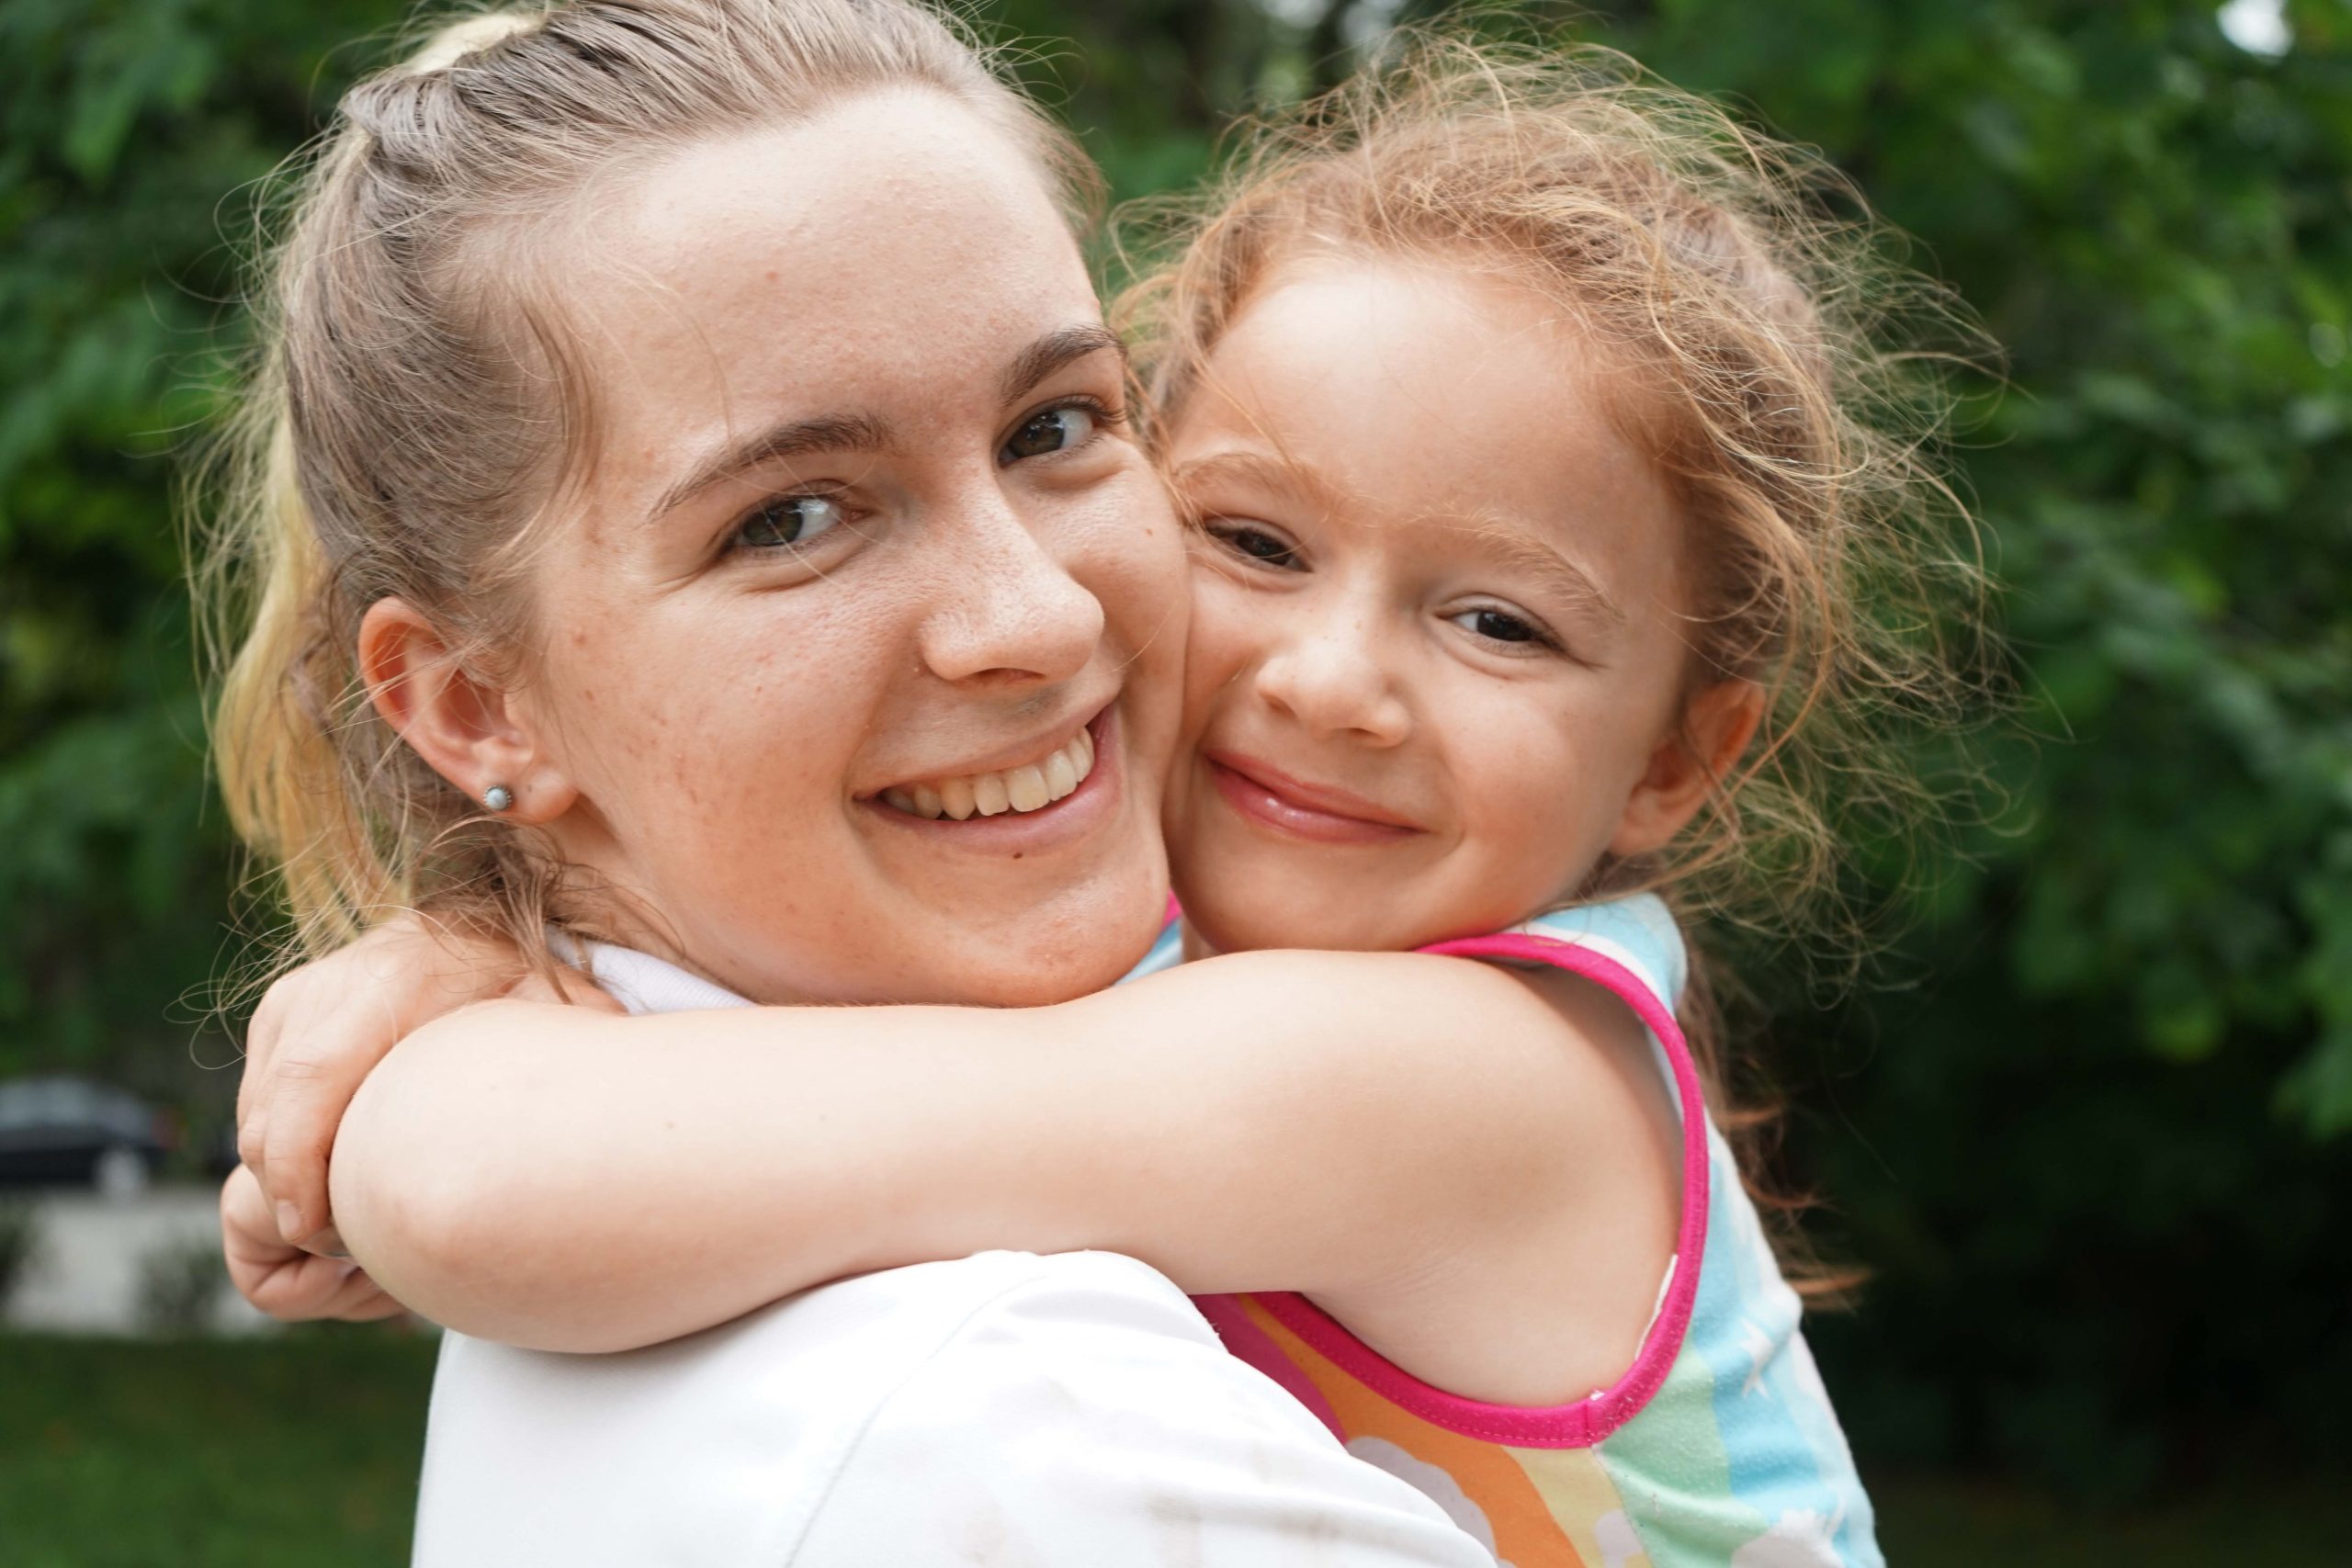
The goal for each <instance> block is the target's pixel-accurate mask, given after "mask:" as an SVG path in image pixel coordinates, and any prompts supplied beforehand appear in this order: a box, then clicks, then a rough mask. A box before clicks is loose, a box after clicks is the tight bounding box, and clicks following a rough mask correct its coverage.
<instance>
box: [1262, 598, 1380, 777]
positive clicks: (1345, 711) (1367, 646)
mask: <svg viewBox="0 0 2352 1568" xmlns="http://www.w3.org/2000/svg"><path fill="white" fill-rule="evenodd" d="M1257 681H1258V694H1259V695H1260V696H1261V697H1262V698H1263V699H1264V700H1265V701H1266V702H1267V703H1268V704H1270V705H1272V706H1274V707H1277V708H1280V709H1282V710H1283V711H1284V712H1285V713H1287V714H1289V715H1290V716H1292V717H1293V718H1295V720H1297V721H1298V723H1299V724H1300V725H1302V726H1304V727H1305V728H1306V729H1307V730H1309V731H1310V732H1312V733H1314V734H1316V735H1318V736H1327V737H1352V738H1354V739H1356V740H1357V741H1358V742H1359V743H1361V744H1364V745H1370V746H1378V747H1387V746H1395V745H1397V744H1398V743H1399V742H1401V741H1403V740H1404V739H1405V738H1406V737H1407V736H1408V735H1409V734H1411V733H1412V728H1413V718H1412V710H1411V708H1410V706H1409V705H1408V704H1407V703H1406V701H1405V698H1404V695H1403V694H1402V692H1401V691H1400V690H1399V688H1398V683H1397V680H1396V679H1395V677H1394V674H1393V672H1392V671H1390V670H1389V669H1388V668H1387V667H1386V665H1385V663H1384V661H1383V658H1382V649H1381V648H1380V646H1379V641H1378V639H1377V638H1376V637H1374V635H1373V634H1372V631H1371V628H1370V626H1369V625H1368V624H1367V623H1366V622H1365V620H1364V619H1363V616H1361V615H1354V614H1340V615H1331V616H1328V617H1325V618H1323V619H1321V620H1320V621H1318V622H1317V623H1316V624H1315V625H1313V626H1310V627H1302V628H1301V635H1300V636H1297V637H1292V638H1289V639H1287V640H1286V641H1284V642H1283V644H1282V645H1281V646H1280V647H1278V648H1277V649H1274V650H1273V652H1272V654H1270V655H1269V656H1268V657H1267V658H1266V659H1265V660H1262V661H1261V663H1260V664H1259V666H1258V677H1257Z"/></svg>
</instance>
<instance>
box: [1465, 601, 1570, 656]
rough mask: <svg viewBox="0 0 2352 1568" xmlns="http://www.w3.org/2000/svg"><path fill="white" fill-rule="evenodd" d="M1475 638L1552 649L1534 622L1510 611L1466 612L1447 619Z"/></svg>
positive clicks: (1540, 628) (1548, 639) (1547, 638)
mask: <svg viewBox="0 0 2352 1568" xmlns="http://www.w3.org/2000/svg"><path fill="white" fill-rule="evenodd" d="M1446 618H1447V619H1448V620H1450V621H1452V622H1453V624H1454V625H1455V626H1460V627H1461V628H1462V629H1463V630H1464V631H1465V632H1468V633H1470V634H1471V635H1473V636H1474V637H1485V638H1486V639H1487V641H1489V642H1513V643H1532V644H1535V645H1538V646H1541V647H1546V648H1548V647H1550V646H1551V642H1552V639H1551V638H1550V637H1546V636H1545V635H1544V630H1543V628H1542V627H1540V626H1536V625H1535V623H1534V622H1532V621H1529V620H1525V619H1522V618H1521V617H1520V616H1518V615H1512V614H1511V613H1510V612H1509V611H1508V610H1464V611H1463V612H1462V613H1461V614H1460V615H1449V616H1447V617H1446Z"/></svg>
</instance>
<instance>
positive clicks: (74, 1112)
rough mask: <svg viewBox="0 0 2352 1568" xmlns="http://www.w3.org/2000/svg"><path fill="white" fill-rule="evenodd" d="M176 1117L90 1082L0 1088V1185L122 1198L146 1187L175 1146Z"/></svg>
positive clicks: (51, 1080)
mask: <svg viewBox="0 0 2352 1568" xmlns="http://www.w3.org/2000/svg"><path fill="white" fill-rule="evenodd" d="M176 1142H177V1138H176V1136H175V1124H174V1121H173V1118H172V1116H171V1115H170V1113H169V1112H167V1111H158V1110H156V1109H155V1108H154V1107H153V1106H151V1105H149V1104H148V1103H147V1102H146V1101H144V1100H141V1099H140V1098H139V1097H138V1096H137V1095H135V1094H131V1093H130V1092H128V1091H127V1090H124V1089H115V1088H112V1087H110V1086H108V1085H107V1084H101V1083H92V1082H91V1081H90V1080H88V1079H87V1078H72V1077H40V1078H17V1079H15V1080H13V1081H11V1082H8V1083H0V1185H6V1186H13V1187H26V1186H79V1185H85V1184H86V1185H88V1186H91V1187H95V1188H96V1189H97V1190H99V1191H100V1192H103V1193H105V1194H106V1195H107V1196H108V1197H125V1196H128V1195H130V1193H133V1192H136V1191H138V1190H141V1188H143V1187H145V1186H146V1185H147V1181H148V1179H149V1178H150V1177H152V1176H153V1175H154V1173H155V1168H156V1167H157V1166H158V1165H159V1164H160V1163H162V1161H163V1158H164V1156H165V1155H166V1154H168V1153H169V1152H170V1151H171V1149H172V1148H173V1146H174V1145H175V1144H176Z"/></svg>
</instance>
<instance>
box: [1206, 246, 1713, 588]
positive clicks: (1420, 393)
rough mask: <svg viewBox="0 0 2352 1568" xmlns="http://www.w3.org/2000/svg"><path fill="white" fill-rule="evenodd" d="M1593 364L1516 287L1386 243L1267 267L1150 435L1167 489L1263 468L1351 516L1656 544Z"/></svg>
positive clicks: (1656, 520) (1660, 474)
mask: <svg viewBox="0 0 2352 1568" xmlns="http://www.w3.org/2000/svg"><path fill="white" fill-rule="evenodd" d="M1612 376H1613V372H1612V368H1611V365H1610V363H1609V360H1608V358H1607V356H1606V355H1603V354H1601V353H1600V352H1599V351H1598V350H1597V347H1596V345H1594V344H1592V343H1591V342H1590V340H1589V336H1588V335H1587V333H1585V331H1584V329H1583V328H1582V326H1581V325H1580V324H1579V323H1577V321H1575V320H1574V319H1573V318H1572V317H1570V316H1569V315H1568V314H1567V313H1566V312H1565V311H1564V310H1561V309H1560V308H1559V306H1558V305H1557V304H1556V303H1555V302H1553V301H1551V300H1548V299H1544V297H1543V296H1541V295H1538V294H1537V293H1535V292H1534V291H1533V290H1532V289H1530V288H1525V287H1523V286H1521V285H1517V284H1515V283H1511V282H1510V281H1508V280H1504V279H1498V278H1494V277H1488V276H1476V275H1467V276H1465V275H1463V274H1459V273H1449V272H1446V271H1444V270H1442V269H1439V268H1437V267H1434V266H1431V265H1426V264H1421V263H1417V262H1401V261H1390V260H1386V259H1380V258H1374V259H1363V260H1337V259H1333V260H1319V261H1317V263H1315V264H1314V265H1310V266H1306V267H1300V268H1296V269H1292V270H1288V271H1286V272H1284V273H1283V274H1281V275H1278V276H1276V277H1274V278H1273V279H1272V280H1271V282H1270V284H1269V286H1268V287H1267V288H1264V289H1262V290H1261V291H1260V292H1259V293H1258V294H1257V295H1256V296H1255V297H1254V298H1253V299H1252V300H1251V301H1250V304H1249V305H1247V306H1246V307H1245V308H1244V309H1243V310H1242V311H1241V312H1240V313H1239V314H1238V316H1237V318H1236V319H1235V321H1234V322H1233V324H1232V326H1231V328H1230V329H1229V330H1228V331H1227V333H1226V334H1225V335H1224V336H1223V337H1222V338H1221V339H1220V340H1219V341H1218V343H1217V344H1216V346H1215V347H1214V349H1213V350H1212V351H1211V353H1210V355H1209V356H1208V359H1207V362H1206V363H1205V365H1204V367H1202V374H1201V376H1200V378H1199V379H1198V381H1197V383H1196V384H1195V385H1194V387H1193V389H1192V391H1191V393H1190V395H1189V396H1188V397H1187V398H1186V400H1185V402H1184V405H1183V407H1182V410H1181V411H1180V412H1179V416H1178V418H1177V420H1176V422H1175V424H1174V427H1173V428H1172V430H1171V432H1170V442H1169V457H1170V466H1171V468H1172V470H1173V472H1174V473H1175V475H1176V478H1177V479H1178V481H1179V483H1180V485H1183V484H1187V483H1192V482H1197V481H1199V480H1200V479H1202V478H1204V477H1205V476H1210V475H1216V476H1218V477H1221V478H1223V479H1240V478H1244V477H1249V478H1252V479H1257V480H1261V481H1266V482H1274V481H1276V480H1277V479H1278V478H1280V477H1281V476H1287V477H1286V479H1281V482H1283V484H1284V485H1285V486H1286V488H1288V489H1290V490H1292V491H1297V492H1300V493H1301V494H1302V495H1305V496H1308V497H1310V498H1312V499H1314V500H1316V501H1317V502H1320V503H1321V504H1322V505H1323V507H1324V509H1325V510H1327V511H1330V512H1333V513H1341V512H1344V513H1346V514H1347V515H1349V516H1350V517H1351V518H1354V519H1357V520H1362V521H1367V522H1371V521H1390V522H1399V521H1413V522H1420V523H1427V522H1429V521H1431V520H1435V519H1443V520H1448V521H1450V522H1451V523H1453V524H1455V525H1460V526H1462V527H1464V528H1465V529H1468V530H1471V531H1473V532H1483V533H1486V534H1488V535H1491V534H1493V533H1494V532H1496V531H1497V529H1498V527H1505V526H1506V525H1518V524H1523V525H1526V526H1527V527H1530V528H1533V529H1536V530H1539V531H1542V532H1545V533H1550V532H1553V531H1555V530H1561V529H1565V530H1566V531H1567V532H1568V533H1570V534H1573V535H1574V536H1576V537H1577V540H1578V541H1579V542H1580V549H1583V548H1591V549H1597V550H1599V551H1600V553H1601V554H1603V555H1605V556H1611V557H1624V558H1628V564H1631V561H1630V558H1633V557H1642V556H1648V555H1653V554H1655V553H1657V551H1659V550H1660V549H1668V550H1669V551H1670V541H1671V540H1672V538H1673V536H1674V533H1675V530H1674V529H1673V527H1672V526H1671V525H1672V522H1673V520H1674V518H1675V517H1676V515H1677V513H1678V508H1677V506H1676V503H1675V497H1674V491H1673V487H1672V485H1671V483H1670V481H1669V479H1668V476H1667V475H1666V473H1665V472H1664V470H1663V469H1662V468H1661V467H1660V466H1659V464H1658V463H1657V460H1656V458H1655V457H1654V456H1653V455H1652V453H1651V452H1650V450H1649V449H1648V447H1647V446H1646V444H1645V443H1643V442H1640V441H1637V440H1636V439H1634V436H1633V435H1632V434H1629V431H1628V429H1627V422H1626V421H1625V420H1624V419H1623V417H1622V414H1623V411H1622V407H1621V404H1622V403H1623V401H1624V400H1625V392H1626V390H1627V389H1622V388H1617V387H1612V385H1611V382H1612Z"/></svg>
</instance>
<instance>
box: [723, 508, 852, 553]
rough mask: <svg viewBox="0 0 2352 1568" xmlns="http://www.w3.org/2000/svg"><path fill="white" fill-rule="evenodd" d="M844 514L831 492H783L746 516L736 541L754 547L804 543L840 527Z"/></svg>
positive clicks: (777, 546)
mask: <svg viewBox="0 0 2352 1568" xmlns="http://www.w3.org/2000/svg"><path fill="white" fill-rule="evenodd" d="M844 516H845V513H844V512H843V510H842V503H841V502H839V501H838V500H836V499H835V498H833V497H832V496H830V495H780V496H777V497H776V498H775V500H774V501H768V502H762V503H761V504H760V505H759V506H758V507H757V508H756V509H754V510H753V511H752V514H751V515H750V516H748V517H746V518H744V519H743V522H742V524H741V526H740V527H738V528H737V529H736V530H735V540H736V543H738V544H741V545H747V546H750V547H752V548H753V549H776V548H779V547H786V546H791V545H805V544H807V543H809V540H811V539H814V538H816V537H817V536H819V535H820V534H826V533H830V532H831V531H832V530H833V529H834V528H836V527H838V526H840V525H841V524H842V521H843V519H844Z"/></svg>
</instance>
